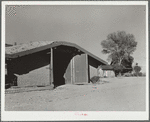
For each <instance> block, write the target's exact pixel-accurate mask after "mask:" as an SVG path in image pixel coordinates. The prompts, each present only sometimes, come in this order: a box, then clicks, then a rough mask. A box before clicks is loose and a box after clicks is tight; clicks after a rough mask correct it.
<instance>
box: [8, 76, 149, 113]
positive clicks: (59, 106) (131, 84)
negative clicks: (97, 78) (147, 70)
mask: <svg viewBox="0 0 150 122" xmlns="http://www.w3.org/2000/svg"><path fill="white" fill-rule="evenodd" d="M145 99H146V78H145V77H138V78H136V77H131V78H128V77H126V78H124V77H123V78H104V79H102V81H101V82H100V83H98V84H94V85H93V84H91V83H90V84H78V85H71V84H66V85H62V86H59V87H57V88H56V89H54V90H52V89H51V90H42V91H39V90H38V91H30V92H20V93H13V94H5V110H6V111H145V110H146V100H145Z"/></svg>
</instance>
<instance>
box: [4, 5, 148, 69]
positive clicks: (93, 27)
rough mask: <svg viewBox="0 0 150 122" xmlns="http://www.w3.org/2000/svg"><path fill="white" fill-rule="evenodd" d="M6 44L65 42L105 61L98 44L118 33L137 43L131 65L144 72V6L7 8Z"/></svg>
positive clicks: (31, 6) (32, 6)
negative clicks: (111, 34) (75, 45)
mask: <svg viewBox="0 0 150 122" xmlns="http://www.w3.org/2000/svg"><path fill="white" fill-rule="evenodd" d="M5 23H6V24H5V27H6V29H5V30H6V31H5V35H6V39H5V41H6V43H8V44H14V42H17V44H20V43H28V42H31V41H67V42H72V43H76V44H77V45H79V46H81V47H83V48H84V49H86V50H88V51H89V52H91V53H92V54H94V55H96V56H98V57H99V58H101V59H103V60H105V61H107V57H108V55H105V54H102V52H101V51H102V47H101V42H102V41H103V40H105V39H106V38H107V35H108V34H110V33H113V32H117V31H126V33H127V34H128V33H130V34H133V35H134V36H135V39H136V40H135V41H137V42H138V44H137V48H136V51H135V52H134V53H133V55H132V56H133V57H134V63H133V65H134V64H135V63H138V64H139V65H140V66H141V67H142V71H143V72H145V71H146V6H144V5H28V6H15V5H13V6H7V7H6V21H5Z"/></svg>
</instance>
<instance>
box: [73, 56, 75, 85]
mask: <svg viewBox="0 0 150 122" xmlns="http://www.w3.org/2000/svg"><path fill="white" fill-rule="evenodd" d="M72 79H73V80H72V82H73V83H75V64H74V57H73V58H72Z"/></svg>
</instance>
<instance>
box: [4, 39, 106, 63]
mask: <svg viewBox="0 0 150 122" xmlns="http://www.w3.org/2000/svg"><path fill="white" fill-rule="evenodd" d="M59 46H66V47H72V49H74V50H75V52H76V54H82V53H85V54H87V55H88V56H89V57H90V58H91V59H92V60H93V61H96V62H97V65H98V64H102V65H108V63H107V62H106V61H104V60H102V59H100V58H99V57H97V56H95V55H93V54H92V53H90V52H88V51H87V50H85V49H83V48H81V47H80V46H78V45H76V44H74V43H70V42H65V41H55V42H52V41H44V42H30V43H27V44H22V45H16V46H11V47H6V50H5V53H6V60H7V59H15V58H18V57H22V56H26V55H29V54H34V53H37V52H40V51H44V50H48V49H50V48H57V47H59ZM49 52H50V51H49ZM47 53H48V52H47Z"/></svg>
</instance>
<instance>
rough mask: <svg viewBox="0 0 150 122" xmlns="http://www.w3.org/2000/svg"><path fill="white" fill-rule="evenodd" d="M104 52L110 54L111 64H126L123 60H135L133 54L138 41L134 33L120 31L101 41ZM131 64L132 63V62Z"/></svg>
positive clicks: (129, 61) (130, 61)
mask: <svg viewBox="0 0 150 122" xmlns="http://www.w3.org/2000/svg"><path fill="white" fill-rule="evenodd" d="M101 45H102V47H103V50H102V53H104V54H109V56H108V59H109V60H111V65H115V64H118V65H119V66H121V65H124V63H123V62H125V61H128V63H132V62H133V57H132V56H131V54H132V53H133V52H134V51H135V50H136V46H137V42H136V41H135V37H134V35H133V34H126V32H125V31H118V32H114V33H111V34H109V35H108V36H107V39H106V40H103V41H102V42H101ZM130 65H131V64H130Z"/></svg>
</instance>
